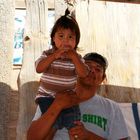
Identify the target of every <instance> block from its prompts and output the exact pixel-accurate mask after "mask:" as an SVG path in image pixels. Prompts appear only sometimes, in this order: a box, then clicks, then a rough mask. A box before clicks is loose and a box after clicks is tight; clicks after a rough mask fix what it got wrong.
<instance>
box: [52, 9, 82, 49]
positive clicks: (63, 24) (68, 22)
mask: <svg viewBox="0 0 140 140" xmlns="http://www.w3.org/2000/svg"><path fill="white" fill-rule="evenodd" d="M69 14H70V12H69V10H68V9H66V11H65V15H64V16H61V17H60V18H59V19H58V20H57V21H56V22H55V24H54V26H53V28H52V31H51V45H52V47H54V48H55V43H54V41H53V37H54V35H55V33H56V32H57V30H58V29H59V28H64V29H70V30H71V31H73V32H75V35H76V46H75V49H77V45H78V43H79V40H80V29H79V25H78V23H77V21H76V20H75V19H74V18H73V17H72V16H70V15H69Z"/></svg>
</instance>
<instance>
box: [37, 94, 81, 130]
mask: <svg viewBox="0 0 140 140" xmlns="http://www.w3.org/2000/svg"><path fill="white" fill-rule="evenodd" d="M53 101H54V98H53V97H40V98H38V99H37V102H38V104H39V107H40V109H41V112H42V114H44V113H45V112H46V111H47V110H48V108H49V106H50V105H51V104H52V102H53ZM80 118H81V114H80V109H79V106H78V105H76V106H73V107H71V108H67V109H63V110H62V111H61V113H60V114H59V116H58V117H57V120H56V122H55V123H54V126H53V127H54V128H55V129H62V128H63V127H66V128H67V129H70V128H72V127H74V126H75V124H74V122H75V121H79V120H80Z"/></svg>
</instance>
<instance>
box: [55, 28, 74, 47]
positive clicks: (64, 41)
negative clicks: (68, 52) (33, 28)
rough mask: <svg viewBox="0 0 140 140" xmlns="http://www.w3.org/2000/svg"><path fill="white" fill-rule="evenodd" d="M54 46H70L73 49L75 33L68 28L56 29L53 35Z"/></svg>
mask: <svg viewBox="0 0 140 140" xmlns="http://www.w3.org/2000/svg"><path fill="white" fill-rule="evenodd" d="M53 41H54V43H55V46H56V48H58V49H60V48H62V47H70V48H72V49H74V48H75V47H76V35H75V33H74V32H72V31H71V30H70V29H64V28H61V29H58V30H57V31H56V33H55V35H54V37H53Z"/></svg>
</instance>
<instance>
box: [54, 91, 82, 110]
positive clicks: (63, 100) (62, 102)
mask: <svg viewBox="0 0 140 140" xmlns="http://www.w3.org/2000/svg"><path fill="white" fill-rule="evenodd" d="M79 102H80V100H79V97H78V96H77V95H76V93H75V92H74V91H72V90H67V91H63V92H59V93H57V94H56V97H55V100H54V103H56V104H57V105H58V106H59V107H60V108H61V109H66V108H69V107H72V106H74V105H77V104H79Z"/></svg>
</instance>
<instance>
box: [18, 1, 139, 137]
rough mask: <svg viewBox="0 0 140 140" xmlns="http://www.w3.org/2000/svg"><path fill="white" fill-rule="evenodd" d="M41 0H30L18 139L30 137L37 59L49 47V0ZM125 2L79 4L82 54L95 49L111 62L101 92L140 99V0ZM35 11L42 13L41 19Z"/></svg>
mask: <svg viewBox="0 0 140 140" xmlns="http://www.w3.org/2000/svg"><path fill="white" fill-rule="evenodd" d="M38 1H39V0H38ZM38 1H37V0H36V1H35V0H34V1H32V2H34V3H32V4H31V1H30V0H27V11H28V12H29V13H30V14H29V17H28V20H27V21H28V28H27V29H28V30H27V34H26V35H28V36H29V38H30V40H28V41H26V42H25V46H24V59H23V66H22V69H21V72H20V75H19V83H18V84H19V92H20V110H19V121H18V126H17V140H25V139H26V131H27V129H28V126H29V125H30V122H31V120H32V117H33V114H34V109H35V104H34V97H35V94H36V93H35V92H36V90H37V82H38V79H39V76H38V75H37V74H36V72H35V69H34V61H35V59H36V57H38V56H39V55H40V53H41V51H42V50H44V49H45V48H46V46H47V43H46V41H47V35H46V32H47V31H46V32H45V33H44V31H45V30H46V27H47V26H46V24H45V21H46V19H45V16H42V15H40V14H41V13H42V12H43V15H45V14H44V12H45V11H44V10H42V8H43V6H44V4H46V3H45V0H40V1H39V3H38ZM116 1H117V0H116ZM120 1H121V0H120ZM36 2H37V3H36ZM57 2H59V1H58V0H56V4H57ZM121 2H122V3H119V2H118V1H117V3H115V2H111V1H94V0H85V1H82V0H81V1H79V3H77V5H76V19H77V21H78V23H79V25H80V29H81V41H80V44H79V47H80V49H81V52H80V53H81V54H82V55H84V54H85V53H87V52H91V51H95V52H98V53H100V54H102V55H104V56H106V57H107V59H108V61H109V68H108V70H107V77H108V80H107V82H106V85H104V86H102V87H101V89H100V90H99V94H101V95H102V96H105V97H108V98H110V99H112V100H115V101H117V102H140V87H139V85H140V64H139V59H140V39H139V32H140V5H137V4H136V3H138V2H139V1H136V0H135V1H127V2H130V3H134V4H130V3H123V2H124V1H121ZM125 2H126V1H125ZM38 4H39V6H38ZM33 5H34V7H33ZM37 7H40V9H38V8H37ZM35 14H39V15H38V16H36V17H37V18H35ZM42 17H43V19H42ZM38 25H39V26H38ZM28 31H29V32H28ZM42 32H43V34H42ZM82 50H83V51H82Z"/></svg>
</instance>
